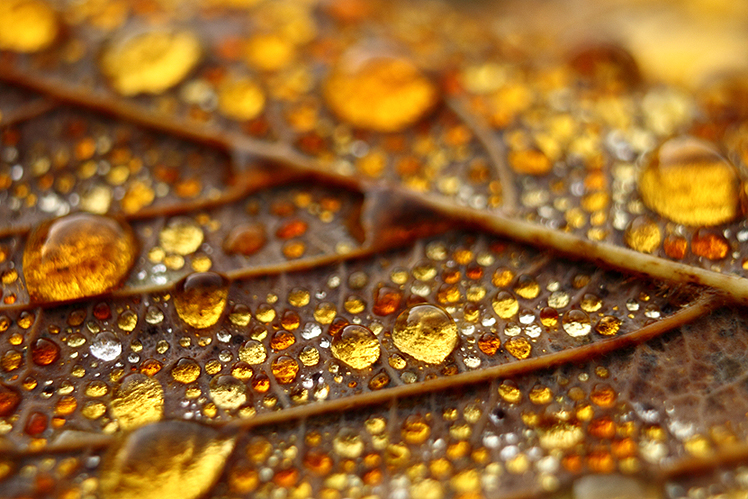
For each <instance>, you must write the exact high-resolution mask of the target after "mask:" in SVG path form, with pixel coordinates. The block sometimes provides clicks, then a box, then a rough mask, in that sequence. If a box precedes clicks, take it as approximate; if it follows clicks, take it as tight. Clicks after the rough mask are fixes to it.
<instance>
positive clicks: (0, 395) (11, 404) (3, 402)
mask: <svg viewBox="0 0 748 499" xmlns="http://www.w3.org/2000/svg"><path fill="white" fill-rule="evenodd" d="M20 403H21V394H20V393H18V392H17V391H16V390H15V389H13V388H10V387H7V386H5V385H2V384H0V417H3V418H4V417H6V416H10V415H11V414H13V412H14V411H15V410H16V409H17V408H18V406H19V404H20Z"/></svg>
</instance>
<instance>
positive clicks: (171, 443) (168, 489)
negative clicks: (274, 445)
mask: <svg viewBox="0 0 748 499" xmlns="http://www.w3.org/2000/svg"><path fill="white" fill-rule="evenodd" d="M233 448H234V439H233V438H228V437H226V436H223V435H222V434H221V433H219V431H218V430H216V429H213V428H210V427H205V426H202V425H199V424H197V423H192V422H187V421H165V422H161V423H155V424H151V425H148V426H144V427H142V428H139V429H137V430H135V431H133V432H132V433H129V434H127V435H126V436H123V437H121V438H120V440H118V441H117V443H116V444H115V445H114V446H113V447H112V448H111V449H110V450H109V452H108V453H107V454H105V456H104V458H103V459H102V470H101V480H100V493H101V496H102V498H104V499H196V498H198V497H201V496H202V495H203V494H205V493H206V492H207V491H208V490H209V489H210V487H211V486H212V485H213V483H214V482H215V481H216V480H217V479H218V477H219V476H220V474H221V471H222V470H223V468H224V463H225V461H226V459H227V458H228V456H229V454H230V453H231V451H232V450H233Z"/></svg>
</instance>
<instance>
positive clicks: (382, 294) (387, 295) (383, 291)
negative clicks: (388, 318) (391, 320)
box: [372, 286, 403, 316]
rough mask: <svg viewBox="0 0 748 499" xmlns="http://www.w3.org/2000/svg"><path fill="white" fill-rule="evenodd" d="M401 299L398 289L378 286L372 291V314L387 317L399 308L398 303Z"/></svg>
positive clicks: (401, 295)
mask: <svg viewBox="0 0 748 499" xmlns="http://www.w3.org/2000/svg"><path fill="white" fill-rule="evenodd" d="M402 299H403V293H402V291H400V290H399V289H395V288H390V287H388V286H379V287H377V289H376V291H374V306H373V307H372V312H374V313H375V314H376V315H381V316H385V315H389V314H392V313H394V312H395V311H397V309H398V308H400V302H401V301H402Z"/></svg>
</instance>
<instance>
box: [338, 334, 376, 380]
mask: <svg viewBox="0 0 748 499" xmlns="http://www.w3.org/2000/svg"><path fill="white" fill-rule="evenodd" d="M330 351H331V352H332V355H333V356H334V357H335V358H336V359H338V360H340V361H342V362H345V363H346V364H348V365H349V366H351V367H352V368H354V369H366V368H367V367H369V366H371V365H372V364H373V363H374V362H376V361H377V360H378V359H379V341H378V340H377V337H376V336H374V333H372V332H371V331H370V330H369V329H367V328H365V327H364V326H359V325H355V324H354V325H350V326H346V327H344V328H343V330H342V331H341V332H340V334H338V335H336V336H335V337H334V338H333V339H332V346H331V348H330Z"/></svg>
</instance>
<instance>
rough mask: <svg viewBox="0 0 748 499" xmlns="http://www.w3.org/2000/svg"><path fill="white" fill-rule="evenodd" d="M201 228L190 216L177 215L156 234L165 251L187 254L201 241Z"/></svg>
mask: <svg viewBox="0 0 748 499" xmlns="http://www.w3.org/2000/svg"><path fill="white" fill-rule="evenodd" d="M203 237H204V236H203V229H201V228H200V226H199V225H198V224H197V222H195V221H194V220H193V219H191V218H187V217H177V218H172V219H171V220H169V223H167V224H166V225H165V226H164V228H163V229H161V232H160V233H159V234H158V242H159V244H160V245H161V248H163V250H164V251H166V252H167V253H173V254H175V255H189V254H192V253H194V252H195V251H197V249H198V248H199V247H200V245H201V244H202V243H203Z"/></svg>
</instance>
